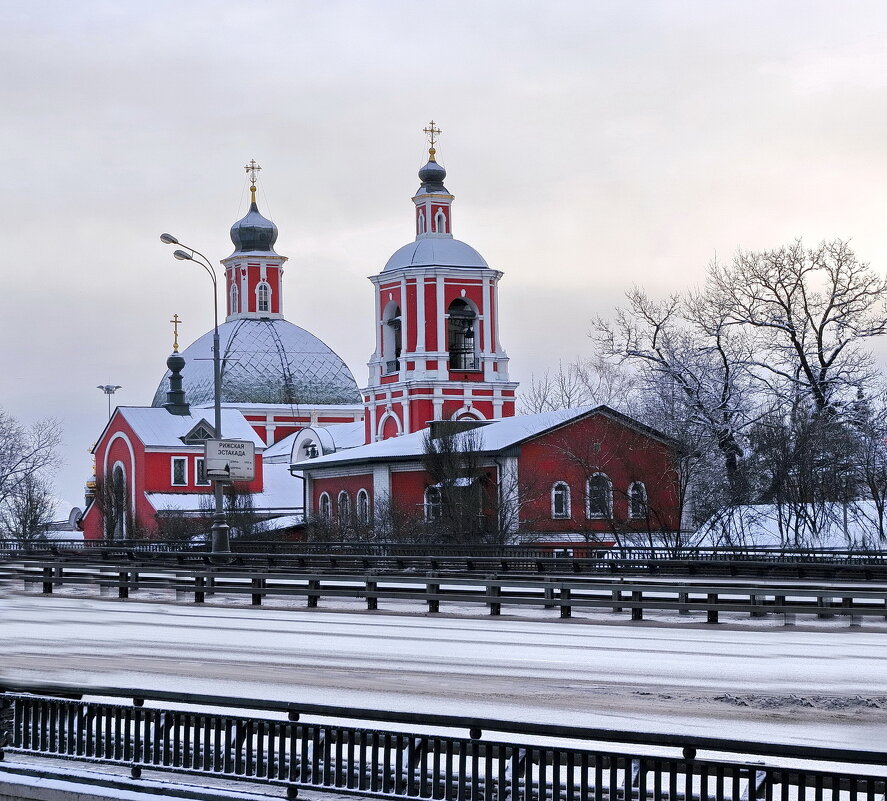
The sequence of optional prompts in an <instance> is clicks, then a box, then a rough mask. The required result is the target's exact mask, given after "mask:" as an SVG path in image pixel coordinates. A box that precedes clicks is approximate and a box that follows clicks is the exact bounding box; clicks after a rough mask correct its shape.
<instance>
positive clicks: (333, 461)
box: [299, 405, 675, 470]
mask: <svg viewBox="0 0 887 801" xmlns="http://www.w3.org/2000/svg"><path fill="white" fill-rule="evenodd" d="M593 415H604V416H607V417H610V418H612V419H615V420H617V421H618V422H620V423H622V424H623V425H627V426H629V427H631V428H634V429H636V430H638V431H641V432H642V433H644V434H646V435H647V436H652V437H654V438H655V439H658V440H660V441H662V442H665V443H666V444H668V445H669V446H671V447H674V446H675V443H674V442H673V441H672V440H670V439H669V438H668V437H666V436H665V435H664V434H661V433H660V432H658V431H656V429H653V428H650V427H649V426H645V425H644V424H643V423H639V422H638V421H637V420H634V419H633V418H631V417H629V416H628V415H625V414H622V413H621V412H618V411H616V410H615V409H611V408H610V407H609V406H603V405H601V406H582V407H579V408H577V409H557V410H556V411H553V412H541V413H540V414H523V415H518V416H515V417H504V418H502V419H501V420H494V421H491V422H489V423H487V424H485V425H482V426H480V427H478V428H474V429H471V430H470V431H467V432H462V433H460V434H457V435H456V436H457V437H458V438H462V439H466V438H469V437H470V438H471V439H472V440H473V441H474V442H475V443H476V444H477V448H478V450H479V451H480V452H482V453H496V452H500V451H503V450H506V449H507V448H513V447H515V446H516V445H520V444H521V443H523V442H526V441H527V440H530V439H533V438H534V437H538V436H539V435H540V434H543V433H546V432H548V431H551V430H553V429H556V428H559V427H560V426H563V425H566V424H567V423H570V422H573V421H574V420H578V419H579V418H581V417H591V416H593ZM427 436H428V430H427V429H424V430H422V431H416V432H414V433H412V434H406V435H404V436H402V437H392V438H390V439H385V440H382V441H381V442H373V443H370V444H369V445H363V446H361V447H359V448H351V449H350V450H346V451H339V452H337V453H331V454H329V455H327V456H320V457H318V458H317V459H310V460H307V461H304V462H299V469H300V470H313V469H314V468H321V467H331V466H333V465H339V464H346V463H350V462H359V461H387V460H396V459H419V458H421V457H422V455H423V454H424V452H425V438H426V437H427Z"/></svg>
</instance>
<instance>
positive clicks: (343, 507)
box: [336, 490, 351, 526]
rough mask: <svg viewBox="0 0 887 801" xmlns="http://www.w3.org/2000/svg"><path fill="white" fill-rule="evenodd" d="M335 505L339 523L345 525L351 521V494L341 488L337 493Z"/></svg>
mask: <svg viewBox="0 0 887 801" xmlns="http://www.w3.org/2000/svg"><path fill="white" fill-rule="evenodd" d="M336 505H337V506H338V509H337V511H338V514H339V523H340V524H341V525H343V526H344V525H347V524H348V523H349V522H351V496H349V495H348V493H347V492H345V491H344V490H343V491H342V492H340V493H339V498H338V500H337V502H336Z"/></svg>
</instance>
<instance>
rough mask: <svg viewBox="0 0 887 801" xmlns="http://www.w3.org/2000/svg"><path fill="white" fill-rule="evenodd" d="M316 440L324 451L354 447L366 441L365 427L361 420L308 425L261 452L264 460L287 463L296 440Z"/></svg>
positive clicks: (291, 459)
mask: <svg viewBox="0 0 887 801" xmlns="http://www.w3.org/2000/svg"><path fill="white" fill-rule="evenodd" d="M311 435H313V438H314V439H315V440H317V441H318V442H319V443H320V445H321V448H322V449H323V452H324V453H333V452H334V451H338V450H343V449H346V448H356V447H357V446H358V445H363V444H364V443H365V442H366V429H365V427H364V424H363V420H355V421H354V422H353V423H330V424H329V425H325V426H309V427H307V428H302V429H300V430H299V431H295V432H293V433H292V434H289V435H287V436H286V437H284V438H283V439H282V440H280V442H275V443H274V444H273V445H271V446H270V447H269V448H268V449H267V450H266V451H265V453H264V454H263V457H264V458H265V459H266V460H271V461H275V462H279V461H285V462H286V463H287V464H289V463H290V462H291V461H294V459H293V449H294V448H295V445H296V440H297V439H298V438H299V437H301V438H303V439H304V438H305V437H310V436H311Z"/></svg>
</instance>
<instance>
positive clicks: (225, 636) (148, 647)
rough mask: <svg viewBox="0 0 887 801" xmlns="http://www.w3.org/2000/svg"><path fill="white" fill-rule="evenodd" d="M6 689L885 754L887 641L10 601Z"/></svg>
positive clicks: (0, 637) (854, 634)
mask: <svg viewBox="0 0 887 801" xmlns="http://www.w3.org/2000/svg"><path fill="white" fill-rule="evenodd" d="M0 603H2V608H0V612H2V623H0V642H2V650H0V656H2V662H0V665H2V677H3V678H4V679H6V680H16V681H29V680H33V681H56V682H63V683H71V684H77V685H83V684H92V685H93V686H97V685H104V686H120V687H143V686H144V687H153V688H157V689H169V690H181V691H193V692H205V693H213V694H228V695H240V696H246V697H255V698H285V699H288V700H296V701H303V702H314V703H328V704H342V705H351V706H362V707H374V708H386V709H402V710H410V711H421V710H423V709H427V710H433V711H435V712H442V713H452V714H476V715H482V716H489V717H503V718H515V719H529V720H545V721H551V722H564V723H575V724H579V725H590V726H603V727H608V728H626V729H645V730H656V731H677V730H680V731H685V732H693V733H698V734H711V735H716V736H741V737H747V738H748V739H769V738H771V737H773V738H778V739H790V740H792V741H795V742H807V743H817V744H842V745H847V746H850V745H858V746H862V747H873V746H874V745H875V744H876V743H877V742H882V743H883V742H884V741H885V740H887V635H885V634H882V633H868V632H865V631H864V630H863V631H859V630H849V629H844V630H842V631H823V632H813V631H795V630H790V629H778V630H773V629H771V630H766V631H739V630H730V629H725V628H711V627H708V628H706V627H699V628H687V627H680V628H676V627H657V626H653V625H640V626H638V625H634V626H632V625H582V624H571V623H566V624H559V623H553V622H539V623H536V622H530V621H516V620H505V619H502V620H492V619H465V618H459V619H454V618H425V617H414V616H409V617H407V616H399V615H390V614H373V615H368V614H353V613H346V612H318V611H314V612H309V611H305V610H301V611H295V610H294V611H281V610H272V609H260V610H253V609H249V608H243V607H240V608H218V607H209V608H198V607H193V606H189V607H186V606H180V605H174V604H153V603H138V602H127V603H118V602H113V601H102V600H95V599H82V598H62V597H55V598H46V597H38V596H28V595H7V596H6V597H5V598H3V599H2V600H0Z"/></svg>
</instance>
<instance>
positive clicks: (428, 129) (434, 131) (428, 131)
mask: <svg viewBox="0 0 887 801" xmlns="http://www.w3.org/2000/svg"><path fill="white" fill-rule="evenodd" d="M422 131H423V132H424V133H425V136H427V137H428V144H429V148H428V156H429V158H430V160H431V161H434V160H435V158H434V154H435V153H437V151H436V150H435V149H434V144H435V142H437V137H438V136H440V128H438V127H437V126H436V125H435V124H434V120H432V121H431V122H429V123H428V125H426V126H425V127H424V128H423V129H422Z"/></svg>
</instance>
